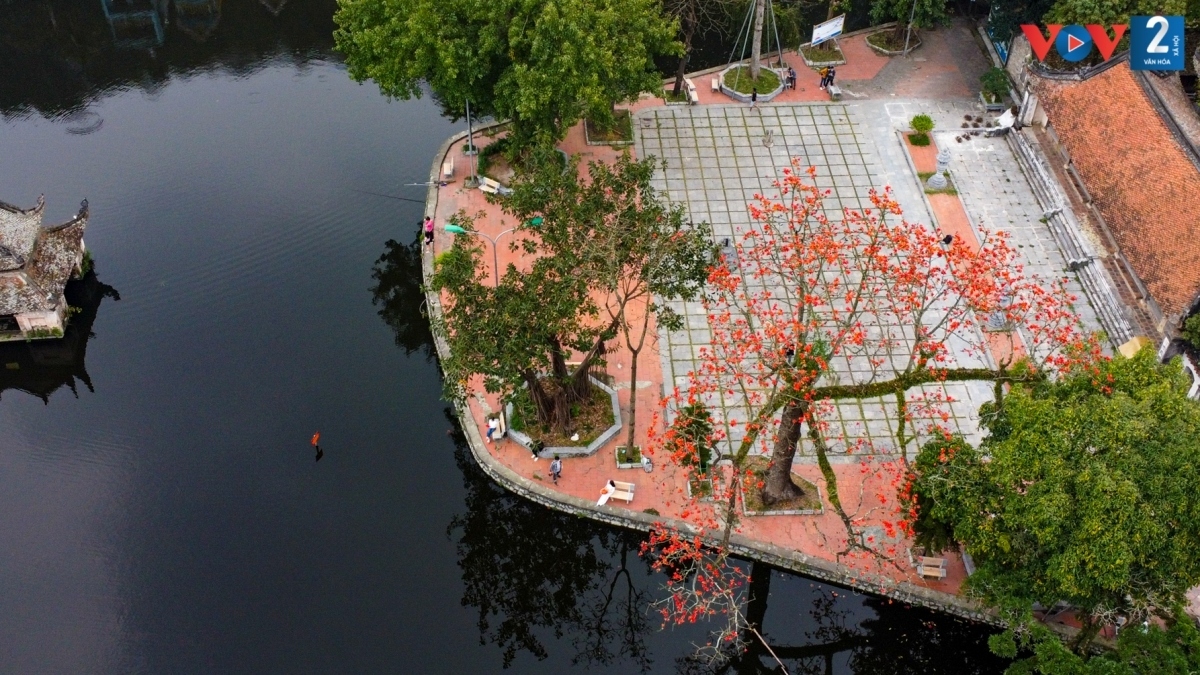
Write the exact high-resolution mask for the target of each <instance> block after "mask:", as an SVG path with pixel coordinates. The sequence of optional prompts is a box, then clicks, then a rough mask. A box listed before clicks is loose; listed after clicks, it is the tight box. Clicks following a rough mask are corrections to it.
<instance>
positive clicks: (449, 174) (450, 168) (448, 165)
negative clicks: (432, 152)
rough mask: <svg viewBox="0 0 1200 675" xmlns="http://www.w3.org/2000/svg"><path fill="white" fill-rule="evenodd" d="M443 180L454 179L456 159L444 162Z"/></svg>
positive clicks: (450, 158) (451, 158) (448, 159)
mask: <svg viewBox="0 0 1200 675" xmlns="http://www.w3.org/2000/svg"><path fill="white" fill-rule="evenodd" d="M442 178H454V158H453V157H449V158H447V159H446V161H444V162H442Z"/></svg>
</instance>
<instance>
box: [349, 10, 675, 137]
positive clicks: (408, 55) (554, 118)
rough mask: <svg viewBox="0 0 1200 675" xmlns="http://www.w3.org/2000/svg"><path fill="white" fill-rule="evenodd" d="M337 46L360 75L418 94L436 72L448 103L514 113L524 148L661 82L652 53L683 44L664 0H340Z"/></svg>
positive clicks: (405, 94) (434, 80)
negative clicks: (663, 9)
mask: <svg viewBox="0 0 1200 675" xmlns="http://www.w3.org/2000/svg"><path fill="white" fill-rule="evenodd" d="M338 7H339V8H338V11H337V14H336V15H335V16H334V21H335V22H336V23H337V26H338V28H337V30H336V31H335V32H334V40H335V43H336V45H337V49H338V50H339V51H341V52H342V53H343V54H345V55H346V63H347V66H348V68H349V73H350V77H352V78H354V79H355V80H356V81H359V82H362V81H364V80H367V79H371V80H374V81H375V83H376V84H378V85H379V89H380V91H382V92H383V93H384V94H386V95H388V96H394V97H397V98H403V99H407V98H411V97H414V96H419V95H420V94H421V89H422V84H423V83H428V85H429V88H430V89H432V91H433V93H434V95H435V96H437V97H438V98H439V99H440V100H441V101H442V103H443V105H445V106H446V108H447V109H449V110H453V111H455V112H457V111H460V110H463V108H464V106H465V105H466V103H467V101H470V103H471V106H472V108H473V109H474V110H477V111H478V112H479V114H480V115H481V116H483V115H492V116H495V117H497V118H505V119H511V120H512V122H513V138H514V140H515V141H516V144H515V147H514V150H519V149H522V148H526V147H528V145H529V144H530V143H532V142H534V141H544V142H553V141H557V140H559V139H561V138H562V137H563V135H564V134H565V133H566V130H567V129H569V128H570V127H571V126H572V125H574V124H575V123H576V122H578V121H579V119H580V118H581V117H582V116H585V115H586V116H590V117H592V119H594V120H596V121H597V122H611V115H612V107H613V105H614V104H616V103H619V102H621V101H627V100H632V99H634V98H636V97H637V95H638V94H639V93H641V92H643V91H654V90H656V89H657V88H658V87H659V86H661V84H660V83H661V79H660V76H659V75H658V74H657V73H656V72H655V68H654V63H653V58H654V57H655V56H657V55H663V54H675V53H678V51H679V45H678V44H677V43H676V42H675V41H674V40H673V36H674V34H675V32H676V26H675V22H674V21H673V20H672V19H669V18H667V17H665V16H664V15H663V14H662V13H661V12H660V10H659V5H658V3H657V2H655V0H539V1H535V2H517V1H515V0H498V1H491V0H488V1H485V0H450V1H449V2H444V1H434V0H339V2H338Z"/></svg>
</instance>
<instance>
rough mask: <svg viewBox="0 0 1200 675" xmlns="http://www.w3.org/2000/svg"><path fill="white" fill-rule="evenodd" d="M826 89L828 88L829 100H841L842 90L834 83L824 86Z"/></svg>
mask: <svg viewBox="0 0 1200 675" xmlns="http://www.w3.org/2000/svg"><path fill="white" fill-rule="evenodd" d="M826 89H828V90H829V100H831V101H840V100H842V90H841V88H840V87H838V86H837V85H836V84H831V85H829V86H828V87H826Z"/></svg>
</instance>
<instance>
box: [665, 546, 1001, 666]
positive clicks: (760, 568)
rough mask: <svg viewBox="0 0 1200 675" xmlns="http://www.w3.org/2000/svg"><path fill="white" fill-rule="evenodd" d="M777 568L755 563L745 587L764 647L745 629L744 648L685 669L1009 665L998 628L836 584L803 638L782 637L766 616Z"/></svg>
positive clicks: (687, 661)
mask: <svg viewBox="0 0 1200 675" xmlns="http://www.w3.org/2000/svg"><path fill="white" fill-rule="evenodd" d="M775 573H776V570H773V569H772V568H771V567H769V566H767V565H765V564H763V563H757V562H756V563H753V565H752V567H751V572H750V581H749V584H748V587H747V596H748V598H749V601H748V602H747V605H746V619H747V622H748V623H750V624H751V625H753V626H756V627H758V630H759V631H760V632H761V634H762V636H763V637H764V638H765V639H766V644H763V642H762V641H761V640H759V639H758V638H757V636H755V635H753V633H751V632H750V631H746V632H745V633H744V634H743V635H742V636H741V638H742V639H741V642H742V644H743V645H744V649H741V650H738V649H736V648H730V649H728V650H727V651H726V653H725V654H723V655H721V656H722V657H723V658H718V659H717V660H713V659H710V658H697V657H696V656H695V655H692V656H687V657H683V658H680V659H678V660H677V666H678V670H679V672H681V673H689V674H694V675H700V674H702V673H703V674H707V675H725V674H728V675H768V674H770V675H779V674H782V673H784V672H785V671H784V670H783V668H781V667H780V665H779V662H780V661H782V662H783V664H785V666H786V668H787V670H786V672H787V673H789V675H833V673H855V675H984V674H988V673H996V674H999V673H1003V672H1004V669H1005V667H1006V666H1007V665H1008V664H1007V662H1006V661H1004V660H1002V659H1000V658H998V657H996V656H994V655H992V654H991V652H990V651H989V650H988V647H987V637H988V634H989V633H990V632H992V631H990V630H989V629H988V628H986V627H984V626H980V625H978V624H973V623H971V622H968V621H964V620H961V619H957V618H955V617H952V616H948V615H944V614H940V613H937V612H933V611H930V610H927V609H922V608H915V607H911V606H909V605H906V604H904V603H901V602H896V601H892V600H889V599H887V598H882V597H876V596H859V595H857V594H855V593H854V592H853V591H841V590H839V589H837V588H836V587H833V586H824V585H819V586H818V589H819V590H818V592H817V593H816V594H815V596H814V598H813V600H812V605H811V606H810V608H809V610H808V615H809V617H808V619H807V620H802V619H800V618H799V617H797V618H796V619H795V623H796V624H801V623H803V624H804V625H805V626H806V627H807V630H805V631H804V632H803V635H804V639H802V640H797V641H795V642H793V641H791V640H783V639H777V638H775V637H773V636H772V634H771V632H770V631H769V628H770V625H768V624H767V623H766V621H765V620H766V617H767V600H768V598H769V596H770V589H771V577H772V575H773V574H775ZM780 574H786V573H783V572H780ZM851 603H861V605H862V606H863V607H866V608H869V609H870V610H873V616H871V617H870V618H865V619H859V620H856V619H855V618H854V616H853V615H852V612H851V609H852V606H851ZM857 613H858V614H860V615H861V612H857ZM786 621H788V619H787V617H785V616H776V617H775V619H774V621H773V622H772V623H775V624H776V625H779V624H780V623H783V622H786ZM784 628H787V626H784ZM784 632H794V631H784ZM768 645H769V649H768ZM772 654H773V656H772ZM776 657H777V658H778V659H779V661H776Z"/></svg>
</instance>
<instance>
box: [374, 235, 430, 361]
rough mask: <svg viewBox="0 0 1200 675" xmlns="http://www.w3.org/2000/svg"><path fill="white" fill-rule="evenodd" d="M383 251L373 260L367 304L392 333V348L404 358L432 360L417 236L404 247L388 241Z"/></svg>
mask: <svg viewBox="0 0 1200 675" xmlns="http://www.w3.org/2000/svg"><path fill="white" fill-rule="evenodd" d="M384 245H385V246H386V247H387V251H386V252H385V253H384V254H383V255H381V256H379V259H378V260H376V261H375V268H374V269H373V270H371V278H372V279H374V280H375V285H374V286H373V287H372V288H371V295H372V298H371V302H373V303H374V304H376V305H380V308H379V316H380V318H382V319H383V321H384V323H386V324H387V325H389V326H391V328H392V330H393V331H394V332H395V333H396V346H397V347H400V348H401V349H403V350H404V353H405V355H409V354H412V353H413V352H415V351H423V352H425V359H426V360H427V361H428V360H429V359H431V358H433V355H434V348H433V333H431V332H430V330H429V319H428V318H427V317H426V316H425V293H424V291H423V290H422V289H421V234H420V233H419V232H418V233H417V238H416V239H415V240H414V241H413V242H412V243H411V244H408V245H407V246H405V245H402V244H399V243H397V242H396V241H395V240H388V242H387V243H386V244H384Z"/></svg>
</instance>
